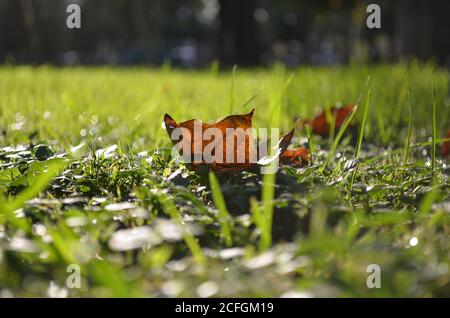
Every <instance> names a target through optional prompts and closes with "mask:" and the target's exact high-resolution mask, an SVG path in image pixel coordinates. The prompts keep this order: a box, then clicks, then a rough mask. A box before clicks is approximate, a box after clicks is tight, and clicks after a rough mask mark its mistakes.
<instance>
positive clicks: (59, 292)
mask: <svg viewBox="0 0 450 318" xmlns="http://www.w3.org/2000/svg"><path fill="white" fill-rule="evenodd" d="M449 79H450V78H449V74H448V72H446V71H443V70H440V69H438V68H435V67H434V66H433V65H431V64H429V65H419V64H416V63H410V64H404V65H396V66H392V65H379V66H364V65H351V66H348V67H336V68H299V69H285V68H284V67H282V66H275V67H273V68H271V69H254V70H241V69H239V68H238V69H237V70H236V72H232V71H223V72H218V71H217V68H216V67H212V68H211V69H207V70H203V71H180V70H174V69H171V68H170V67H169V66H165V67H164V68H162V69H154V68H145V67H140V68H102V67H98V68H93V67H92V68H89V67H76V68H54V67H47V66H41V67H18V66H4V67H2V68H0V129H1V135H0V145H1V148H0V195H1V196H0V296H3V297H7V296H25V297H27V296H50V297H59V296H68V297H77V296H86V297H99V296H113V297H148V296H150V297H168V296H169V297H174V296H190V297H210V296H212V297H221V296H251V297H259V296H262V297H268V296H269V297H270V296H272V297H279V296H300V297H302V296H306V297H308V296H310V297H320V296H332V297H335V296H339V297H349V296H354V297H375V296H394V297H400V296H401V297H422V296H425V297H430V296H447V297H448V296H450V271H449V254H450V240H449V234H450V227H449V224H450V223H449V219H450V214H449V213H450V191H449V189H450V177H449V176H450V161H449V159H448V158H442V157H441V156H440V152H439V149H440V144H441V143H442V141H443V140H442V138H443V137H444V136H445V132H446V131H447V130H448V129H449V128H450V103H449V91H448V88H449ZM369 90H370V97H368V96H369ZM433 92H435V93H433ZM359 97H361V99H360V103H359V107H358V109H357V111H356V113H355V118H354V120H353V125H352V126H350V127H349V128H348V129H347V130H346V131H345V132H344V133H343V134H342V135H340V134H339V133H338V131H336V132H334V133H333V132H331V133H330V136H328V137H324V138H322V137H318V136H314V135H312V136H311V135H310V134H308V133H307V131H306V130H305V129H298V127H297V130H296V132H295V138H294V140H293V142H292V145H291V146H292V147H294V146H305V147H309V148H310V149H311V154H312V162H311V163H310V164H309V165H306V166H304V167H289V166H287V167H282V168H281V169H280V170H279V171H278V172H277V174H276V176H271V175H264V176H263V175H261V174H259V173H252V172H243V173H239V174H237V175H225V176H224V175H219V176H218V177H217V178H215V177H214V175H208V174H207V173H204V172H193V171H190V170H189V169H187V168H186V167H185V166H184V165H183V164H182V163H180V162H178V161H173V160H171V157H170V151H171V143H170V140H169V138H168V136H167V134H166V132H165V130H164V129H163V128H162V125H161V124H162V121H163V116H164V114H165V113H169V114H170V115H171V116H172V117H173V118H174V119H176V120H177V121H183V120H188V119H191V118H198V119H201V120H203V121H206V122H214V121H216V120H217V119H219V118H222V117H225V116H227V115H230V114H243V113H247V112H249V111H250V110H251V109H252V108H255V117H254V126H255V127H280V128H281V129H282V130H283V131H286V132H287V131H289V130H290V129H292V128H293V127H294V126H295V121H296V120H297V119H299V118H300V119H305V118H311V117H313V116H314V115H316V114H317V113H319V112H321V111H322V110H323V109H324V108H325V107H328V106H331V105H335V104H337V103H341V104H342V105H344V104H347V103H351V102H355V101H357V100H358V99H359ZM433 105H434V109H435V114H436V115H435V116H433V113H434V112H433ZM366 106H367V107H366ZM366 110H367V112H366ZM410 110H411V112H410ZM364 114H366V118H367V119H366V120H364V117H365V116H364ZM409 124H410V125H409ZM409 127H410V129H409ZM361 132H364V135H363V136H362V135H361ZM360 136H361V137H362V138H361V139H360ZM433 136H434V138H433ZM340 137H341V138H340ZM408 137H409V138H408ZM434 148H435V149H436V153H434V151H433V149H434ZM273 181H275V182H273ZM370 264H375V266H372V267H371V266H369V265H370ZM374 268H375V272H377V268H379V270H380V272H379V274H380V275H379V277H380V285H379V287H380V288H370V287H374V286H373V285H372V283H374V282H375V281H376V278H377V277H375V276H373V275H375V274H376V273H375V272H374ZM78 273H79V274H80V275H79V277H80V280H77V277H78V276H77V274H78ZM367 283H369V284H367ZM375 287H376V286H375Z"/></svg>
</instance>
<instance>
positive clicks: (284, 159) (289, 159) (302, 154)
mask: <svg viewBox="0 0 450 318" xmlns="http://www.w3.org/2000/svg"><path fill="white" fill-rule="evenodd" d="M310 160H311V158H310V155H309V150H308V149H307V148H301V147H300V148H294V149H286V151H285V152H283V153H282V154H281V155H280V163H281V164H284V165H293V166H298V167H301V166H304V165H305V164H307V163H308V162H310Z"/></svg>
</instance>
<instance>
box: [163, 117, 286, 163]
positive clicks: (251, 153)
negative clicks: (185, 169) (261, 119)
mask: <svg viewBox="0 0 450 318" xmlns="http://www.w3.org/2000/svg"><path fill="white" fill-rule="evenodd" d="M253 114H254V109H253V110H252V111H251V112H249V113H247V114H243V115H230V116H227V117H225V118H224V119H222V120H220V121H218V122H217V123H214V124H204V123H202V122H201V121H199V120H197V119H190V120H187V121H184V122H182V123H177V122H176V121H175V120H174V119H173V118H172V117H171V116H170V115H168V114H165V115H164V124H165V127H166V131H167V133H168V135H169V137H170V139H171V140H172V143H173V144H174V145H175V146H176V147H177V148H178V150H179V153H180V155H182V156H183V158H184V159H185V161H187V162H188V163H189V164H190V166H191V167H192V168H193V169H194V170H195V169H196V168H201V167H202V166H205V165H206V166H207V167H208V168H211V169H213V170H244V169H252V168H255V167H257V166H259V165H261V164H262V163H264V164H267V163H270V162H271V161H273V160H274V159H276V158H278V156H279V155H280V154H282V153H284V152H285V150H286V149H287V147H288V145H289V143H290V141H291V139H292V137H293V135H294V131H293V130H292V131H291V132H290V133H289V134H287V135H285V136H283V137H282V138H281V139H280V141H279V143H278V144H277V151H276V152H275V155H272V156H271V157H265V159H266V160H262V161H261V160H258V159H259V158H260V156H261V155H262V154H261V153H259V147H257V146H256V145H255V142H254V141H255V140H254V137H253V130H252V118H253ZM174 133H175V136H174ZM205 152H206V153H207V154H211V156H206V158H205ZM217 152H218V153H217Z"/></svg>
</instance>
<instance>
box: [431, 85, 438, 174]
mask: <svg viewBox="0 0 450 318" xmlns="http://www.w3.org/2000/svg"><path fill="white" fill-rule="evenodd" d="M432 120H433V135H432V143H433V144H432V149H431V176H432V177H434V171H435V169H436V134H437V129H436V87H435V86H434V83H433V119H432Z"/></svg>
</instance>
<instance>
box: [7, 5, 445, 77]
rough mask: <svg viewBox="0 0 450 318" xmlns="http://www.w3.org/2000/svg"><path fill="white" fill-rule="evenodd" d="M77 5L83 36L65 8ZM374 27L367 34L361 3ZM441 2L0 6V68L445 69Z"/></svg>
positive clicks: (365, 14) (443, 6)
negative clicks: (383, 65)
mask: <svg viewBox="0 0 450 318" xmlns="http://www.w3.org/2000/svg"><path fill="white" fill-rule="evenodd" d="M71 3H77V4H79V5H80V7H81V29H68V28H67V27H66V18H67V16H68V15H69V14H68V13H66V7H67V6H68V5H69V4H71ZM370 3H377V4H379V5H380V7H381V10H382V12H381V29H368V28H367V27H366V18H367V16H368V13H366V8H367V5H368V4H370ZM449 9H450V1H448V0H434V1H426V0H397V1H392V0H391V1H389V0H385V1H364V0H315V1H298V0H297V1H294V0H278V1H268V0H189V1H181V0H95V1H94V0H78V1H77V0H70V1H62V0H0V63H1V64H5V63H7V64H42V63H50V64H55V65H77V64H87V65H102V64H112V65H133V64H148V65H162V64H164V63H170V64H171V65H173V66H178V67H184V68H197V67H204V66H208V65H210V64H211V63H212V62H214V61H218V62H219V63H220V66H221V67H227V66H232V65H234V64H238V65H242V66H269V65H271V64H273V63H276V62H281V63H284V64H285V65H286V66H288V67H297V66H301V65H305V64H306V65H341V64H348V63H353V62H356V63H358V62H398V61H402V60H405V59H406V60H409V59H418V60H421V61H429V60H432V61H434V62H435V63H436V64H439V65H440V66H443V67H449V66H450V57H449V51H450V50H449V49H450V40H449V39H450V36H449V30H450V22H449V21H450V19H449V18H448V14H449V13H450V10H449Z"/></svg>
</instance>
